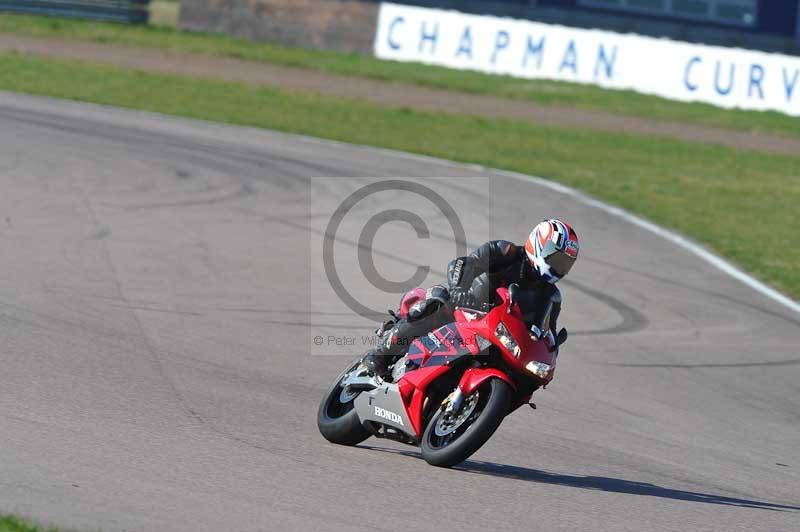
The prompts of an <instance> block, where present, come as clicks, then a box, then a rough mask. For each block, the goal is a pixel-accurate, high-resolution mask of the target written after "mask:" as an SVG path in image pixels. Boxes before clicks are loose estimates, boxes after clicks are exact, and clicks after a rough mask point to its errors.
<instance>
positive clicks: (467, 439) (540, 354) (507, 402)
mask: <svg viewBox="0 0 800 532" xmlns="http://www.w3.org/2000/svg"><path fill="white" fill-rule="evenodd" d="M423 294H424V291H421V289H415V290H412V291H411V292H409V293H408V294H406V296H404V298H403V301H402V303H401V307H400V316H401V317H405V316H406V315H407V313H408V311H409V309H410V308H411V307H412V306H413V305H414V304H415V303H417V302H419V301H420V300H421V297H424V295H423ZM519 294H520V290H519V287H518V286H517V285H511V286H510V287H509V288H508V289H506V288H498V289H497V297H498V300H499V303H498V305H497V306H495V307H494V308H493V309H492V310H491V311H489V312H481V311H478V310H472V309H467V308H457V309H456V310H455V312H454V317H455V322H453V323H450V324H448V325H445V326H443V327H441V328H439V329H437V330H435V331H433V332H431V333H429V334H428V335H427V336H422V337H420V338H418V339H416V340H415V341H414V342H413V343H412V344H411V346H410V347H409V350H408V353H407V354H406V356H404V357H403V358H401V359H400V360H398V361H397V362H396V363H395V364H394V366H393V368H392V373H391V376H390V377H387V378H386V379H385V380H384V379H381V378H379V377H375V376H371V375H369V373H368V372H367V369H366V368H365V367H364V366H363V365H362V364H361V363H360V361H358V362H355V363H353V364H351V365H350V366H349V367H348V368H347V369H346V370H345V371H344V372H343V373H342V374H341V375H340V376H339V378H338V379H337V380H336V383H335V384H334V385H333V387H332V388H331V389H330V390H329V391H328V393H327V394H326V395H325V397H324V398H323V400H322V402H321V403H320V405H319V412H318V415H317V425H318V427H319V431H320V432H321V433H322V435H323V436H324V437H325V438H326V439H327V440H328V441H331V442H333V443H338V444H342V445H356V444H358V443H361V442H362V441H364V440H366V439H367V438H369V437H370V436H376V437H379V438H389V439H393V440H396V441H400V442H403V443H407V444H411V445H416V446H420V447H421V448H422V456H423V457H424V458H425V460H426V461H427V462H428V463H429V464H431V465H435V466H441V467H452V466H454V465H456V464H459V463H461V462H462V461H464V460H466V459H467V458H468V457H470V456H471V455H472V454H473V453H474V452H475V451H477V450H478V449H480V447H481V446H482V445H483V444H484V443H486V441H487V440H488V439H489V438H490V437H491V436H492V434H493V433H494V431H495V430H497V428H498V427H499V426H500V423H501V422H502V421H503V418H505V416H507V415H508V414H510V413H511V412H513V411H514V410H516V409H517V408H519V407H520V406H522V405H523V404H526V403H528V402H529V401H530V398H531V395H532V394H533V392H534V391H536V390H537V389H539V388H540V387H542V386H547V384H548V383H549V382H550V381H551V380H553V373H554V371H555V365H556V356H557V351H556V347H555V346H556V345H560V344H562V343H563V342H564V341H566V336H567V335H566V330H563V329H562V330H561V332H560V333H559V335H558V344H556V339H555V338H554V337H553V334H552V333H551V332H549V327H546V328H545V330H546V331H547V333H546V334H545V335H544V336H543V337H542V338H541V339H537V337H536V336H534V335H533V334H532V333H531V331H530V330H529V329H528V327H527V326H526V324H525V321H524V319H523V314H522V310H521V309H520V307H519V304H518V296H519ZM530 404H531V406H532V407H533V408H536V407H535V405H533V403H530Z"/></svg>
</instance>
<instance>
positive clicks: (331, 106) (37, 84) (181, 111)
mask: <svg viewBox="0 0 800 532" xmlns="http://www.w3.org/2000/svg"><path fill="white" fill-rule="evenodd" d="M0 89H5V90H11V91H20V92H29V93H35V94H41V95H47V96H54V97H60V98H69V99H75V100H82V101H88V102H97V103H104V104H111V105H118V106H123V107H130V108H136V109H144V110H149V111H157V112H161V113H168V114H173V115H180V116H187V117H194V118H201V119H207V120H214V121H220V122H228V123H234V124H242V125H250V126H258V127H264V128H271V129H276V130H281V131H287V132H293V133H302V134H307V135H314V136H318V137H326V138H331V139H336V140H341V141H346V142H353V143H359V144H369V145H374V146H382V147H387V148H394V149H398V150H406V151H410V152H416V153H422V154H427V155H433V156H437V157H444V158H448V159H454V160H459V161H464V162H469V163H477V164H482V165H487V166H492V167H498V168H506V169H511V170H517V171H520V172H525V173H529V174H536V175H542V176H547V177H548V178H551V179H554V180H556V181H559V182H561V183H565V184H568V185H571V186H575V187H577V188H579V189H582V190H584V191H586V192H588V193H589V194H592V195H594V196H597V197H600V198H602V199H604V200H606V201H609V202H611V203H614V204H617V205H620V206H621V207H623V208H625V209H628V210H629V211H631V212H634V213H637V214H639V215H642V216H644V217H646V218H649V219H651V220H653V221H655V222H657V223H660V224H663V225H665V226H667V227H671V228H674V229H677V230H678V231H681V232H683V233H685V234H688V235H691V236H692V237H694V238H696V239H697V240H699V241H700V242H702V243H704V244H706V245H708V246H709V247H711V248H713V249H714V250H716V251H717V252H719V253H720V254H722V255H724V256H727V257H729V258H730V259H732V260H734V261H735V262H738V263H739V264H741V265H742V266H743V267H744V268H746V269H748V270H750V271H752V272H754V273H755V274H756V275H758V276H759V277H761V278H763V279H765V280H767V281H768V282H771V283H772V284H773V285H775V286H776V287H778V288H779V289H782V290H784V291H785V292H787V293H789V294H791V295H792V296H794V297H797V296H800V274H798V271H797V268H796V265H797V264H798V263H800V233H798V231H796V230H795V229H796V228H797V223H798V214H797V213H798V209H797V205H798V204H800V157H792V156H785V155H765V154H762V153H756V152H747V151H739V150H733V149H728V148H723V147H720V146H712V145H698V144H692V143H688V142H682V141H678V140H670V139H660V138H652V137H635V136H629V135H624V134H616V133H598V132H586V131H582V130H580V129H571V128H549V127H540V126H536V125H533V124H529V123H522V122H513V121H507V120H488V119H481V118H476V117H470V116H463V115H446V114H439V113H425V112H417V111H413V110H409V109H401V108H388V107H382V106H378V105H373V104H368V103H364V102H358V101H351V100H344V99H336V98H330V97H322V96H318V95H313V94H302V93H288V92H283V91H280V90H275V89H270V88H264V87H256V86H248V85H242V84H234V83H225V82H218V81H209V80H196V79H189V78H182V77H177V76H165V75H156V74H148V73H142V72H134V71H129V70H124V69H120V68H116V67H108V66H95V65H89V64H85V63H79V62H62V61H53V60H46V59H41V58H37V57H28V56H21V55H0ZM765 214H766V215H769V219H768V220H767V219H765ZM590 246H591V244H589V245H588V247H590Z"/></svg>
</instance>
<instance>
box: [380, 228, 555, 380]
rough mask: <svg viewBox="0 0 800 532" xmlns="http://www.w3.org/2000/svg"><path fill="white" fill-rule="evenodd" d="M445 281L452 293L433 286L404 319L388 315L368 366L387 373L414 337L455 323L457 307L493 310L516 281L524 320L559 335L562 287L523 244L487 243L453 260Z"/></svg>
mask: <svg viewBox="0 0 800 532" xmlns="http://www.w3.org/2000/svg"><path fill="white" fill-rule="evenodd" d="M447 282H448V285H449V290H448V291H449V298H448V297H447V295H446V291H445V290H442V289H441V288H438V290H437V287H434V288H433V289H431V290H428V299H426V300H425V301H424V302H423V303H422V305H420V306H419V307H417V308H415V309H414V310H412V311H411V312H409V314H408V316H407V317H406V318H405V319H400V320H396V321H395V320H390V321H388V322H386V323H385V324H384V325H383V327H382V328H381V329H379V330H378V333H379V335H380V341H379V343H378V347H377V348H376V349H375V350H373V351H371V352H370V353H368V354H367V356H366V357H365V358H364V363H365V364H366V365H367V366H368V367H369V368H370V369H372V370H373V371H374V372H375V373H377V374H379V375H384V374H385V373H386V372H387V368H388V367H389V366H390V365H391V364H393V363H394V362H395V361H396V360H397V359H398V358H400V357H402V356H403V355H404V354H405V353H406V352H407V351H408V348H409V346H410V345H411V342H413V341H414V339H415V338H418V337H419V336H421V335H423V334H427V333H428V332H430V331H433V330H435V329H437V328H439V327H441V326H443V325H446V324H448V323H451V322H452V321H453V309H454V308H455V307H467V308H473V309H478V310H489V309H490V308H491V307H493V306H494V305H495V303H496V302H495V298H496V289H497V288H498V287H500V286H509V285H511V284H512V283H517V284H518V285H519V287H520V288H521V290H520V297H519V304H520V308H521V309H522V311H523V315H524V317H525V322H526V323H527V324H528V325H529V326H532V325H535V326H536V327H538V328H539V330H541V331H542V333H546V331H544V330H542V329H544V327H545V326H548V327H549V328H550V330H551V331H552V332H553V336H554V337H555V336H556V322H557V320H558V315H559V313H560V312H561V292H560V291H559V290H558V288H557V287H556V286H555V285H554V284H550V283H548V282H546V281H544V280H543V279H542V278H541V277H539V275H538V273H537V272H536V271H535V270H534V269H533V268H532V267H531V265H530V262H529V261H528V258H527V256H526V254H525V248H524V247H522V246H517V245H516V244H513V243H511V242H508V241H506V240H491V241H489V242H486V243H485V244H483V245H481V246H480V247H479V248H478V249H476V250H475V251H474V252H472V253H471V254H470V255H468V256H466V257H459V258H457V259H454V260H453V261H451V262H450V264H449V265H448V267H447ZM443 294H445V295H444V296H443ZM548 318H549V319H548Z"/></svg>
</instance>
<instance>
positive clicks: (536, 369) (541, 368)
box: [525, 361, 553, 379]
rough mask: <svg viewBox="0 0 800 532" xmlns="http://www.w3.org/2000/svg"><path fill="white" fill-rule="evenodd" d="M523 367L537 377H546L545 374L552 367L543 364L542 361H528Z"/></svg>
mask: <svg viewBox="0 0 800 532" xmlns="http://www.w3.org/2000/svg"><path fill="white" fill-rule="evenodd" d="M525 369H527V370H528V371H530V372H531V373H533V374H534V375H536V376H537V377H540V378H542V379H546V378H547V374H548V373H550V370H551V369H553V366H551V365H550V364H545V363H543V362H533V361H531V362H528V364H527V365H526V366H525Z"/></svg>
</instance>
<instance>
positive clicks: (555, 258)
mask: <svg viewBox="0 0 800 532" xmlns="http://www.w3.org/2000/svg"><path fill="white" fill-rule="evenodd" d="M544 261H545V262H546V263H547V265H548V266H550V270H551V271H552V272H553V273H554V274H556V275H557V276H558V277H564V276H565V275H567V274H568V273H569V270H570V269H571V268H572V265H573V264H575V257H570V256H569V255H567V254H566V253H564V252H563V251H556V252H555V253H553V254H552V255H550V256H549V257H547V258H546V259H544Z"/></svg>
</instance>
